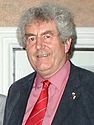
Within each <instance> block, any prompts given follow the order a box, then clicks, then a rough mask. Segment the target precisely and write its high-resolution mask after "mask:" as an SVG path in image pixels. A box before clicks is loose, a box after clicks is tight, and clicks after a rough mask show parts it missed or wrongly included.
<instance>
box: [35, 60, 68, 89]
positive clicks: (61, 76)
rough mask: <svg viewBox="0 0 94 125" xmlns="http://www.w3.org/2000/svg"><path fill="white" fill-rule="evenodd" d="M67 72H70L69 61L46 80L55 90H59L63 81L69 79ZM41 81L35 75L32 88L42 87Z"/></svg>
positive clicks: (41, 79)
mask: <svg viewBox="0 0 94 125" xmlns="http://www.w3.org/2000/svg"><path fill="white" fill-rule="evenodd" d="M69 72H70V61H67V62H66V63H65V64H64V65H63V66H62V68H61V69H60V70H59V71H57V72H56V73H55V74H54V75H53V76H51V77H50V78H48V80H49V81H50V82H51V83H52V84H53V85H54V86H55V87H56V88H57V89H60V88H61V85H62V83H63V82H64V80H65V79H66V78H67V77H69ZM42 81H44V79H43V78H42V77H41V76H40V75H39V74H38V73H37V75H36V79H35V84H34V87H35V88H39V87H41V86H42Z"/></svg>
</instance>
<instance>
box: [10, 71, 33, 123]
mask: <svg viewBox="0 0 94 125" xmlns="http://www.w3.org/2000/svg"><path fill="white" fill-rule="evenodd" d="M34 79H35V73H34V74H33V75H30V77H29V78H26V79H25V80H22V81H21V83H19V84H21V86H19V87H20V88H19V91H17V93H16V97H15V99H13V102H14V103H13V102H12V104H13V106H12V107H11V111H10V112H11V115H10V116H9V119H12V120H9V121H11V123H10V122H9V123H8V124H9V125H21V124H22V121H23V117H24V113H25V109H26V106H27V101H28V98H29V94H30V92H31V89H32V86H33V83H34ZM22 82H23V84H22ZM14 104H15V105H14ZM15 116H16V117H15ZM13 118H14V119H13Z"/></svg>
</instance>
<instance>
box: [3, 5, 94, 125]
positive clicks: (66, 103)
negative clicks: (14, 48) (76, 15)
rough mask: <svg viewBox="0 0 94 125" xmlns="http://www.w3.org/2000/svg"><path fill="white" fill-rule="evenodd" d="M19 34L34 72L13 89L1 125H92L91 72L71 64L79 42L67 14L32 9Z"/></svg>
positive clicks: (51, 9)
mask: <svg viewBox="0 0 94 125" xmlns="http://www.w3.org/2000/svg"><path fill="white" fill-rule="evenodd" d="M17 34H18V41H19V43H20V45H21V46H23V48H24V49H26V52H27V56H28V59H29V62H30V64H31V65H32V67H33V68H34V69H35V72H34V73H32V74H30V75H28V76H26V77H24V78H22V79H20V80H19V81H16V82H15V83H14V84H13V85H11V87H10V89H9V93H8V98H7V103H6V108H5V116H4V125H93V124H94V73H92V72H90V71H87V70H85V69H81V68H79V67H76V66H74V65H73V64H72V63H71V62H70V58H71V56H72V47H73V44H74V43H75V42H76V38H77V36H76V30H75V24H74V22H73V17H72V15H71V13H70V12H69V11H68V10H67V9H65V8H63V7H61V6H59V5H55V4H50V5H49V4H43V5H40V6H37V7H32V8H30V9H29V10H27V11H26V13H25V14H24V15H23V16H22V18H21V21H20V23H19V26H18V29H17ZM45 82H46V85H45V86H46V87H47V88H46V87H44V83H45ZM48 83H49V85H48ZM48 86H49V87H48ZM42 87H43V89H42ZM41 91H42V92H41ZM43 91H45V94H44V97H45V99H44V98H42V97H41V95H42V93H43ZM47 94H48V95H47ZM40 98H41V101H40ZM44 100H45V104H44ZM40 103H41V105H40ZM38 105H39V106H38ZM44 105H45V106H44ZM42 106H44V108H42ZM36 107H37V109H36ZM42 111H43V112H42ZM41 113H42V114H41ZM32 114H33V115H32Z"/></svg>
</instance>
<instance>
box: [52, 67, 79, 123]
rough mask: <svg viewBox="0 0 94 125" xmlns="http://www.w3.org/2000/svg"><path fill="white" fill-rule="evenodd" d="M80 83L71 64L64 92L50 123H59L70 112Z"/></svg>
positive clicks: (77, 94)
mask: <svg viewBox="0 0 94 125" xmlns="http://www.w3.org/2000/svg"><path fill="white" fill-rule="evenodd" d="M79 88H80V84H79V79H78V74H77V72H75V66H73V65H72V67H71V73H70V76H69V80H68V83H67V86H66V88H65V91H64V94H63V96H62V98H61V101H60V104H59V107H58V109H57V112H56V115H55V117H54V119H53V122H52V125H61V123H63V121H64V120H65V119H66V117H67V116H68V115H69V113H70V112H71V110H72V108H73V106H74V105H75V102H76V101H77V99H78V98H79V96H80V89H79Z"/></svg>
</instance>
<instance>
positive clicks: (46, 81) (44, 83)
mask: <svg viewBox="0 0 94 125" xmlns="http://www.w3.org/2000/svg"><path fill="white" fill-rule="evenodd" d="M50 84H51V82H50V81H49V80H45V81H43V87H44V88H48V87H49V85H50Z"/></svg>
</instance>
